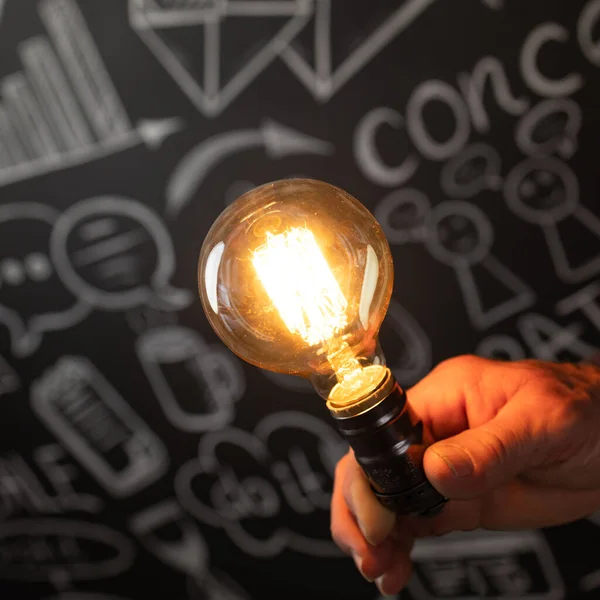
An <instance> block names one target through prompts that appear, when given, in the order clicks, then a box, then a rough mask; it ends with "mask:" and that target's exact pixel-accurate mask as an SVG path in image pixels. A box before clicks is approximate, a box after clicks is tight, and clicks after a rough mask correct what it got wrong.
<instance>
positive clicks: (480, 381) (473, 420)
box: [331, 356, 600, 595]
mask: <svg viewBox="0 0 600 600" xmlns="http://www.w3.org/2000/svg"><path fill="white" fill-rule="evenodd" d="M407 396H408V402H409V403H410V405H411V408H412V410H414V412H415V414H416V415H417V416H418V417H419V418H420V419H421V420H422V421H423V424H424V427H425V439H426V442H427V443H428V444H429V447H428V449H427V451H426V452H425V456H424V469H425V473H426V475H427V477H428V479H429V481H430V482H431V483H432V485H433V486H434V487H435V488H436V489H437V490H438V491H439V492H440V493H442V494H443V495H444V496H446V497H447V498H449V500H450V501H449V502H448V504H447V505H446V507H445V508H444V511H443V513H442V514H440V515H438V516H436V517H433V518H417V517H397V516H396V515H394V514H393V513H392V512H390V511H389V510H388V509H386V508H384V507H383V506H382V505H381V504H380V503H379V501H378V500H377V499H376V497H375V496H374V494H373V492H372V490H371V488H370V485H369V483H368V481H367V479H366V477H365V475H364V472H363V471H362V469H361V468H360V466H359V465H358V463H357V462H356V460H355V459H354V456H353V454H352V451H350V452H349V453H348V454H347V455H346V456H345V457H344V458H343V459H342V460H341V461H340V462H339V464H338V466H337V469H336V474H335V485H334V492H333V498H332V503H331V533H332V537H333V539H334V541H335V542H336V543H337V545H338V546H339V547H340V548H341V549H342V550H343V551H345V552H346V553H348V554H350V555H351V556H353V558H354V561H355V563H356V565H357V568H358V569H359V570H360V572H361V573H362V574H363V576H364V577H365V578H366V579H368V580H369V581H373V580H375V581H376V583H377V586H378V587H379V590H380V591H381V592H382V594H384V595H391V594H395V593H397V592H399V591H400V590H401V589H402V588H403V587H404V586H405V585H406V583H407V582H408V580H409V578H410V575H411V570H412V564H411V561H410V551H411V549H412V546H413V544H414V541H415V539H416V538H418V537H427V536H433V535H436V536H437V535H444V534H446V533H450V532H451V531H470V530H474V529H479V528H484V529H496V530H510V529H536V528H541V527H549V526H553V525H559V524H564V523H568V522H571V521H575V520H577V519H580V518H583V517H585V516H587V515H589V514H591V513H593V512H595V511H596V510H598V509H600V368H599V367H597V366H595V365H592V364H578V365H573V364H555V363H550V362H543V361H536V360H524V361H518V362H512V363H508V362H500V361H493V360H489V359H484V358H477V357H474V356H463V357H457V358H453V359H450V360H447V361H445V362H443V363H442V364H440V365H439V366H438V367H437V368H435V369H434V370H433V371H432V372H431V373H430V374H429V375H428V376H427V377H425V378H424V379H423V380H422V381H421V382H419V383H418V384H417V385H416V386H415V387H413V388H412V389H411V390H409V391H408V392H407Z"/></svg>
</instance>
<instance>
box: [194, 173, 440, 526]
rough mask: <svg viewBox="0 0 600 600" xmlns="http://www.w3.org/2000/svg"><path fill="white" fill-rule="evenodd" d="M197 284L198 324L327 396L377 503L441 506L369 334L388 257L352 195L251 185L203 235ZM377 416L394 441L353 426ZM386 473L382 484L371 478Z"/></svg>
mask: <svg viewBox="0 0 600 600" xmlns="http://www.w3.org/2000/svg"><path fill="white" fill-rule="evenodd" d="M198 279H199V291H200V296H201V298H202V305H203V308H204V311H205V313H206V315H207V318H208V321H209V323H210V324H211V326H212V327H213V329H214V330H215V332H216V333H217V334H218V335H219V337H220V338H221V339H222V340H223V342H224V343H225V344H226V345H227V346H228V347H229V348H230V349H231V350H232V351H233V352H234V353H235V354H237V355H238V356H239V357H240V358H242V359H243V360H245V361H246V362H248V363H250V364H253V365H255V366H257V367H260V368H262V369H265V370H267V371H272V372H275V373H280V374H288V375H296V376H299V377H303V378H305V379H308V380H309V381H310V382H311V383H312V385H313V386H314V388H315V390H316V391H317V393H318V394H319V395H320V396H321V397H322V398H323V399H325V400H326V401H327V406H328V408H329V410H330V413H331V414H332V416H333V417H334V419H335V420H336V421H337V425H338V428H339V429H340V430H341V432H342V434H343V435H344V436H345V437H346V439H347V440H348V441H349V442H350V445H352V446H353V447H354V448H355V451H356V448H357V447H358V445H360V446H361V450H360V451H359V452H358V453H357V458H358V460H359V462H361V460H362V463H361V464H363V468H364V469H365V472H366V473H367V475H368V476H369V477H370V480H371V483H372V484H373V487H374V489H375V491H376V493H377V494H378V495H379V497H380V499H381V500H382V501H383V502H384V503H387V504H388V505H390V506H393V508H394V509H396V510H398V511H399V512H408V513H417V514H426V513H428V512H429V511H430V510H439V508H440V507H441V506H443V503H444V500H445V499H444V498H442V497H441V496H440V495H439V494H438V493H437V491H436V490H434V488H433V487H431V485H430V484H429V482H428V481H427V480H426V478H425V475H424V472H423V471H422V464H421V461H422V455H423V453H424V451H425V447H424V445H423V441H422V439H421V438H422V435H421V425H420V423H419V422H418V420H417V419H416V418H415V417H414V415H412V412H411V411H410V407H409V406H408V405H407V403H406V397H405V394H404V392H403V390H402V389H401V388H400V386H399V385H398V383H396V381H395V379H394V376H393V375H392V372H391V370H390V369H389V368H388V367H387V366H386V361H385V356H384V354H383V351H382V349H381V347H380V344H379V341H378V333H379V330H380V327H381V324H382V322H383V320H384V317H385V315H386V312H387V309H388V306H389V304H390V300H391V294H392V287H393V264H392V257H391V252H390V248H389V245H388V242H387V239H386V237H385V235H384V232H383V230H382V228H381V227H380V225H379V223H378V222H377V221H376V220H375V218H374V217H373V216H372V215H371V213H370V212H369V211H368V210H367V209H366V208H365V207H364V206H363V205H362V204H360V202H358V200H356V199H355V198H353V197H352V196H350V195H349V194H347V193H346V192H344V191H343V190H341V189H339V188H337V187H334V186H332V185H329V184H327V183H324V182H319V181H314V180H310V179H287V180H281V181H277V182H274V183H269V184H265V185H263V186H260V187H258V188H256V189H254V190H251V191H249V192H247V193H245V194H244V195H242V196H241V197H240V198H238V199H237V200H236V201H234V202H233V203H231V204H230V205H229V206H228V207H227V208H226V209H225V210H224V212H223V213H222V214H221V215H220V216H219V218H218V219H217V221H216V222H215V223H214V225H213V226H212V228H211V230H210V231H209V233H208V235H207V236H206V238H205V240H204V243H203V246H202V250H201V253H200V260H199V271H198ZM380 413H384V415H388V416H390V419H391V420H390V425H389V426H390V427H392V430H393V431H392V432H391V433H393V434H394V435H396V436H397V438H398V440H397V441H400V439H403V440H404V441H405V442H406V443H405V444H404V445H403V444H396V446H399V448H396V449H394V448H391V447H390V448H386V449H385V451H383V450H382V448H381V446H380V445H379V446H378V444H377V443H376V442H375V439H374V438H373V436H375V437H376V436H378V435H385V433H383V430H385V427H384V428H381V427H378V426H375V425H373V426H371V427H369V426H368V424H367V426H366V428H365V426H364V425H365V423H363V421H364V420H365V419H367V421H368V420H369V419H376V420H378V419H379V418H380V417H381V414H380ZM389 433H390V432H388V437H389ZM365 436H366V437H365ZM376 447H377V450H375V448H376ZM400 447H401V448H400ZM409 448H412V450H411V451H410V452H409V451H408V450H409ZM372 452H374V453H375V456H370V457H368V455H369V453H372ZM367 463H368V464H369V466H367ZM386 468H387V469H390V468H392V469H394V470H395V471H396V473H395V477H392V478H391V479H393V481H391V480H387V481H382V480H381V475H380V473H381V472H382V471H381V469H386Z"/></svg>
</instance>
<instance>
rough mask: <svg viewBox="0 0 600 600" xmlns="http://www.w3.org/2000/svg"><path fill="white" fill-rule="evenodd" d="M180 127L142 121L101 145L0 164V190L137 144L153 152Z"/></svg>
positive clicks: (175, 121) (173, 120)
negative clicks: (18, 162)
mask: <svg viewBox="0 0 600 600" xmlns="http://www.w3.org/2000/svg"><path fill="white" fill-rule="evenodd" d="M182 127H183V122H182V121H181V120H180V119H178V118H170V119H157V120H141V121H139V122H138V123H137V125H136V127H135V128H134V129H132V130H131V131H129V132H127V133H125V134H123V135H121V136H119V137H115V138H114V139H111V140H110V141H106V142H104V143H99V144H94V145H92V146H89V147H86V148H80V149H76V150H71V151H69V152H64V153H62V154H60V155H54V156H53V157H48V158H40V159H36V160H30V161H27V162H23V163H20V164H17V165H11V166H9V167H4V168H2V166H1V165H0V187H2V186H3V185H8V184H9V183H14V182H16V181H23V180H25V179H31V178H32V177H37V176H39V175H44V174H46V173H51V172H53V171H61V170H63V169H68V168H69V167H73V166H76V165H80V164H83V163H86V162H91V161H92V160H97V159H99V158H102V157H104V156H108V155H110V154H115V153H116V152H121V151H123V150H127V149H128V148H133V147H135V146H138V145H140V144H144V145H145V146H146V147H147V148H149V149H150V150H156V149H157V148H159V147H160V146H161V145H162V143H163V142H164V140H165V139H166V138H167V137H169V136H170V135H172V134H173V133H175V132H177V131H179V130H180V129H181V128H182Z"/></svg>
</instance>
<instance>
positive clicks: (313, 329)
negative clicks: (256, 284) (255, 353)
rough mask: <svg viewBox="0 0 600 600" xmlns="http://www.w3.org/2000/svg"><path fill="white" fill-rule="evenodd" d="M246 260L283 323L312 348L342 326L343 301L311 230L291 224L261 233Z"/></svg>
mask: <svg viewBox="0 0 600 600" xmlns="http://www.w3.org/2000/svg"><path fill="white" fill-rule="evenodd" d="M252 264H253V265H254V268H255V269H256V272H257V274H258V277H259V279H260V281H261V283H262V284H263V286H264V288H265V290H266V292H267V294H268V295H269V297H270V298H271V300H272V302H273V304H274V305H275V308H276V309H277V311H278V312H279V315H280V316H281V318H282V319H283V321H284V323H285V325H286V327H287V328H288V329H289V330H290V331H291V332H292V333H295V334H298V335H300V336H301V337H302V339H303V340H304V341H306V342H307V343H308V344H309V345H311V346H313V345H316V344H321V343H323V342H326V341H327V340H330V339H331V338H332V337H334V335H335V334H336V333H337V332H339V331H340V330H342V329H343V328H344V327H345V326H346V325H347V324H348V318H347V315H346V309H347V306H348V303H347V301H346V298H344V295H343V294H342V291H341V290H340V287H339V285H338V283H337V281H336V280H335V277H334V276H333V273H332V272H331V269H330V268H329V265H328V264H327V261H326V260H325V257H324V256H323V254H322V253H321V249H320V248H319V246H318V244H317V242H316V240H315V238H314V236H313V234H312V232H311V231H309V230H308V229H306V228H300V227H295V228H293V229H291V230H289V231H286V232H285V233H280V234H276V235H273V234H271V233H267V242H266V243H265V244H264V245H263V246H261V247H260V248H258V249H257V250H256V251H255V252H254V257H253V259H252Z"/></svg>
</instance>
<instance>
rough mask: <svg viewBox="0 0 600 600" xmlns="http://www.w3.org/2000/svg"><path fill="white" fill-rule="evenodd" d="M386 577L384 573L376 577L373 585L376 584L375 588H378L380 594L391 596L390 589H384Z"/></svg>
mask: <svg viewBox="0 0 600 600" xmlns="http://www.w3.org/2000/svg"><path fill="white" fill-rule="evenodd" d="M386 583H387V581H386V577H385V574H384V575H381V577H378V578H377V579H376V580H375V585H376V586H377V589H378V590H379V592H380V593H381V595H382V596H391V595H392V593H393V592H392V590H389V589H386Z"/></svg>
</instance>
